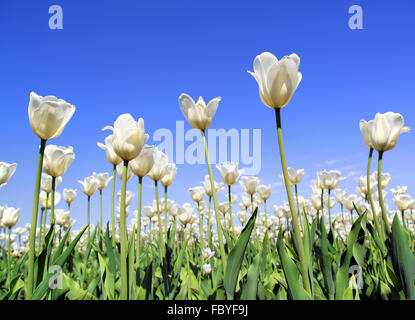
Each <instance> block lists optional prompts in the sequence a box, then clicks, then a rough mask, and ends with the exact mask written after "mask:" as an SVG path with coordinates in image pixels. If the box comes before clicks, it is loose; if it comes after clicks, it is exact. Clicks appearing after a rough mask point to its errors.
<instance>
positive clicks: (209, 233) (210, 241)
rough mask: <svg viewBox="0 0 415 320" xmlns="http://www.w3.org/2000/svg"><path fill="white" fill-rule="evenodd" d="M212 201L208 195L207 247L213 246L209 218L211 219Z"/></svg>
mask: <svg viewBox="0 0 415 320" xmlns="http://www.w3.org/2000/svg"><path fill="white" fill-rule="evenodd" d="M211 203H212V197H211V196H209V209H208V217H209V221H208V245H209V247H211V249H212V247H213V245H212V225H211V223H210V219H211V215H210V205H211Z"/></svg>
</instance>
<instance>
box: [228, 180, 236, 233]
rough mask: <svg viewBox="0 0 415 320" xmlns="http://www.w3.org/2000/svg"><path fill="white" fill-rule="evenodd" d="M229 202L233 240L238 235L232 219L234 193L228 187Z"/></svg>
mask: <svg viewBox="0 0 415 320" xmlns="http://www.w3.org/2000/svg"><path fill="white" fill-rule="evenodd" d="M228 202H229V218H230V219H231V227H232V233H233V238H234V239H235V238H236V233H235V226H234V223H233V217H232V192H231V186H230V185H229V186H228Z"/></svg>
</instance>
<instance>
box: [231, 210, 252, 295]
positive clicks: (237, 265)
mask: <svg viewBox="0 0 415 320" xmlns="http://www.w3.org/2000/svg"><path fill="white" fill-rule="evenodd" d="M257 211H258V208H256V209H255V211H254V213H253V214H252V216H251V218H250V219H249V221H248V223H247V224H246V226H245V228H244V229H243V230H242V232H241V234H240V236H239V238H238V240H237V241H236V244H235V246H234V247H233V249H232V251H231V253H230V254H229V256H228V259H227V261H228V262H227V266H226V270H225V280H224V287H225V290H226V296H227V298H228V299H229V300H233V298H234V294H235V289H236V283H237V281H238V276H239V271H240V269H241V265H242V260H243V258H244V254H245V250H246V247H247V245H248V242H249V238H250V237H251V233H252V230H253V228H254V226H255V219H256V215H257Z"/></svg>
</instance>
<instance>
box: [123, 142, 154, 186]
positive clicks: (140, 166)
mask: <svg viewBox="0 0 415 320" xmlns="http://www.w3.org/2000/svg"><path fill="white" fill-rule="evenodd" d="M154 150H155V147H154V146H148V145H144V147H143V149H142V150H141V152H140V154H139V155H138V156H137V157H135V158H134V159H133V160H131V161H130V162H129V165H130V166H131V171H132V172H133V173H134V174H135V175H136V176H137V177H141V178H142V177H144V176H146V175H147V174H148V173H149V172H150V170H151V169H152V168H153V165H154Z"/></svg>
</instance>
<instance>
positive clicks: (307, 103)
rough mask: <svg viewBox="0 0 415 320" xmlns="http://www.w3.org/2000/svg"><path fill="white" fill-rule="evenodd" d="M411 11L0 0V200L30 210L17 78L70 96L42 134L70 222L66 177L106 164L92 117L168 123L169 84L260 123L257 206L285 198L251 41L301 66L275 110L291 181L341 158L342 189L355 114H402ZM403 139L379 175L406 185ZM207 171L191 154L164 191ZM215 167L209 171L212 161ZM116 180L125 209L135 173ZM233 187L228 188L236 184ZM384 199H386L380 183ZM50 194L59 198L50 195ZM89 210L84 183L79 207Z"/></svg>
mask: <svg viewBox="0 0 415 320" xmlns="http://www.w3.org/2000/svg"><path fill="white" fill-rule="evenodd" d="M53 4H58V5H61V6H62V9H63V30H50V29H49V27H48V20H49V17H50V16H51V15H50V14H49V13H48V9H49V6H51V5H53ZM353 4H358V5H361V6H362V8H363V26H364V29H363V30H351V29H349V27H348V20H349V17H350V14H349V13H348V9H349V7H350V6H351V5H353ZM414 12H415V4H414V2H413V1H409V0H406V1H405V0H397V1H393V2H391V1H388V2H380V1H375V0H356V1H351V0H347V1H346V0H336V1H333V0H325V1H323V0H314V1H308V0H302V1H279V0H267V1H251V0H250V1H234V0H226V1H223V0H221V1H219V0H209V1H196V0H191V1H190V0H186V1H184V0H176V1H132V0H130V1H127V0H125V1H122V2H120V1H93V0H88V1H74V0H68V1H65V0H56V1H43V0H42V1H40V0H39V1H29V0H21V1H11V0H9V1H6V0H0V92H1V100H0V104H1V110H2V113H1V120H2V121H1V128H0V130H1V139H0V150H1V153H0V155H1V157H0V161H6V162H17V163H18V167H17V171H16V173H15V175H14V176H13V177H12V178H11V180H10V182H9V183H8V184H7V186H5V187H3V188H2V189H1V190H0V204H1V205H8V206H15V207H20V208H21V210H22V212H21V222H20V223H19V225H24V224H25V223H27V222H29V221H30V215H31V203H32V199H33V191H34V182H35V169H36V161H37V150H38V144H39V141H38V138H37V137H36V136H35V135H34V134H33V133H32V131H31V129H30V126H29V121H28V115H27V106H28V102H29V93H30V91H35V92H36V93H38V94H40V95H42V96H45V95H55V96H57V97H59V98H62V99H65V100H67V101H69V102H71V103H73V104H75V105H76V107H77V109H76V112H75V114H74V116H73V118H72V120H71V121H70V122H69V124H68V125H67V127H66V128H65V130H64V131H63V133H62V135H61V136H60V137H58V138H56V139H54V140H51V141H50V142H49V143H52V144H57V145H63V146H68V145H72V146H73V147H74V150H75V153H76V159H75V161H74V162H73V164H72V165H71V167H70V169H69V171H68V172H67V173H66V174H65V175H64V176H63V183H62V185H61V186H60V187H59V188H58V190H57V191H59V192H62V190H63V188H76V189H78V198H77V199H76V201H75V203H74V205H73V209H72V217H73V218H75V219H76V220H77V221H78V222H77V224H76V225H75V228H79V227H81V226H82V224H83V223H85V222H86V196H85V195H83V194H82V186H81V185H80V184H79V183H78V182H77V180H78V179H83V178H84V177H85V176H87V175H90V174H92V172H93V171H97V172H105V171H107V172H110V171H111V166H110V165H109V163H108V162H107V161H106V159H105V153H104V151H102V150H101V149H99V148H98V147H97V145H96V143H97V142H98V141H101V142H103V140H104V138H105V136H106V135H107V134H108V132H102V131H101V128H102V127H104V126H106V125H111V124H112V123H113V122H114V120H115V119H116V118H117V116H118V115H120V114H121V113H126V112H128V113H131V114H132V115H133V116H134V117H135V118H138V117H143V118H144V119H145V125H146V130H147V131H148V133H149V134H150V137H152V133H153V132H154V131H156V130H157V129H159V128H168V129H170V130H172V131H174V130H175V126H176V121H180V120H184V118H183V115H182V113H181V111H180V108H179V106H178V102H177V98H178V96H179V95H180V94H181V93H182V92H185V93H188V94H190V95H192V96H193V97H194V98H195V99H197V97H198V96H199V95H201V96H203V97H204V98H205V100H207V101H208V100H210V99H212V98H214V97H216V96H221V97H222V101H221V103H220V105H219V108H218V111H217V113H216V116H215V119H214V121H213V124H212V128H215V129H219V128H224V129H230V128H236V129H241V128H249V129H253V128H259V129H261V130H262V137H261V142H262V152H261V159H262V170H261V172H260V174H259V175H258V176H259V177H260V178H261V183H265V184H269V183H270V184H274V189H273V194H272V197H271V199H270V200H269V203H270V204H269V206H268V208H269V213H270V211H271V208H272V204H274V203H281V202H282V201H285V199H286V195H285V193H284V189H283V188H282V187H281V186H280V179H279V175H280V173H281V165H280V162H279V155H278V152H277V148H278V146H277V138H276V129H275V121H274V113H273V110H271V109H269V108H267V107H265V106H264V105H262V103H261V101H260V99H259V96H258V88H257V84H256V82H255V80H254V79H253V78H252V77H251V76H250V75H249V74H248V73H247V72H246V71H247V70H252V63H253V60H254V58H255V56H256V55H257V54H260V53H261V52H263V51H270V52H272V53H274V54H275V55H276V56H277V57H278V58H281V57H282V56H284V55H289V54H291V53H293V52H295V53H297V54H298V55H299V56H300V57H301V65H300V71H301V72H302V74H303V80H302V82H301V84H300V86H299V88H298V90H297V92H296V93H295V95H294V98H293V99H292V101H291V103H290V104H289V105H288V106H287V107H286V108H284V109H283V112H282V117H283V127H284V128H283V129H284V139H285V146H286V154H287V161H288V164H289V166H291V167H294V168H304V169H305V170H306V175H305V177H304V179H303V182H302V183H301V185H300V186H299V190H300V192H301V193H302V194H303V195H304V196H306V197H308V196H309V195H310V189H309V183H310V181H311V180H312V179H314V178H315V176H316V171H317V170H322V169H327V170H330V169H340V170H341V171H342V174H343V175H344V176H349V178H348V179H346V180H344V181H342V182H341V183H340V185H339V187H341V188H345V187H346V188H348V189H349V191H353V192H354V189H355V186H356V178H357V177H358V176H359V175H360V174H363V173H364V171H365V170H366V161H367V153H368V150H367V148H366V147H365V145H364V143H363V141H362V138H361V134H360V131H359V120H360V119H362V118H363V119H366V120H369V119H372V118H373V117H374V115H375V114H376V112H387V111H394V112H399V113H401V114H403V115H404V117H405V123H406V125H408V126H411V127H412V128H415V108H414V102H415V90H414V79H413V74H415V63H414V62H413V59H412V57H413V56H414V49H415V42H414V41H413V34H414V30H415V19H414V18H413V14H414ZM189 128H190V126H189V124H188V123H187V122H186V123H185V130H188V129H189ZM414 141H415V136H414V133H409V134H407V133H406V134H404V135H402V136H401V138H400V141H399V143H398V145H397V147H396V148H395V149H394V150H393V151H390V152H387V153H386V155H385V157H384V169H385V171H387V172H390V173H391V174H392V181H391V184H390V187H395V186H396V185H408V186H409V188H408V193H409V194H412V195H415V185H414V181H415V173H414V170H413V158H414V148H413V146H414ZM149 143H153V142H152V141H151V140H150V141H149ZM188 144H189V143H188ZM206 173H207V169H206V166H204V165H188V164H185V165H179V166H178V175H177V178H176V181H175V183H174V185H173V186H172V187H171V188H170V194H169V198H172V199H175V200H176V201H177V202H179V203H184V202H187V201H188V202H191V199H190V197H189V194H188V192H187V189H188V188H189V187H193V186H196V185H199V183H200V181H202V180H203V178H204V175H205V174H206ZM214 174H215V176H216V179H217V180H220V175H219V172H218V171H217V170H216V169H214ZM145 185H146V188H144V197H145V199H144V203H143V205H147V204H150V203H151V201H152V200H153V199H154V191H153V189H152V187H151V186H152V185H151V184H150V182H149V181H146V182H145ZM238 185H239V184H238ZM119 188H120V183H119V180H118V181H117V191H118V190H119ZM128 189H129V190H131V191H133V192H134V193H135V194H136V196H135V198H134V199H133V205H132V208H131V211H130V212H131V213H132V211H133V210H134V209H135V208H136V206H137V205H136V202H137V182H136V180H135V179H134V180H132V182H129V185H128ZM235 191H236V192H238V195H239V199H240V191H241V187H236V188H235ZM109 196H110V188H108V189H107V190H106V191H105V192H104V197H105V198H104V204H105V205H106V207H105V211H104V215H105V217H106V218H109V214H110V210H109V204H110V200H109V198H110V197H109ZM219 199H220V200H224V199H225V198H224V195H223V194H222V195H219ZM388 199H389V202H390V203H391V193H390V192H389V194H388ZM58 207H59V208H66V206H65V203H64V202H63V200H62V202H61V204H60V205H59V206H58ZM235 209H236V207H235ZM98 216H99V202H98V195H96V196H94V197H93V200H92V221H98Z"/></svg>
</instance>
